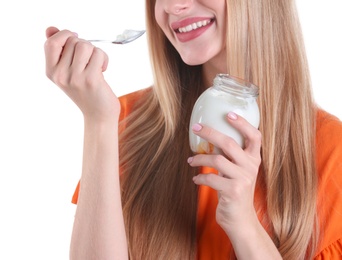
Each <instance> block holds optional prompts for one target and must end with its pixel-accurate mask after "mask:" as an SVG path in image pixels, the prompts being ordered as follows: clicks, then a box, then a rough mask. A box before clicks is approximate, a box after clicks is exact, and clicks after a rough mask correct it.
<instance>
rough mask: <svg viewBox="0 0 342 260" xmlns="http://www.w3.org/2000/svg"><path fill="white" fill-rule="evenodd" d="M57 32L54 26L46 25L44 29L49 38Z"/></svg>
mask: <svg viewBox="0 0 342 260" xmlns="http://www.w3.org/2000/svg"><path fill="white" fill-rule="evenodd" d="M57 32H59V30H58V29H57V28H56V27H53V26H51V27H48V28H47V29H46V31H45V35H46V38H50V37H51V36H52V35H54V34H55V33H57Z"/></svg>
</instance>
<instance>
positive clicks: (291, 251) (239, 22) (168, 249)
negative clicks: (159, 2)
mask: <svg viewBox="0 0 342 260" xmlns="http://www.w3.org/2000/svg"><path fill="white" fill-rule="evenodd" d="M154 4H155V0H146V14H147V31H148V32H150V33H148V34H147V35H148V41H149V51H150V56H151V64H152V68H153V71H154V85H153V87H152V89H151V91H148V92H147V93H146V95H145V96H146V99H145V98H144V99H143V100H141V102H139V101H138V102H137V103H136V105H135V107H134V111H133V112H132V113H131V115H130V116H129V117H127V118H126V120H125V121H124V122H123V124H125V125H126V126H127V127H126V129H125V130H124V131H123V133H122V134H121V135H120V163H121V169H122V175H121V176H122V199H123V206H124V217H125V221H126V230H127V236H128V245H129V254H130V258H131V259H152V260H153V259H193V258H194V257H195V254H196V215H197V188H196V187H195V185H194V184H193V183H192V181H191V179H192V176H193V175H195V174H196V170H195V169H192V168H191V167H189V166H188V164H187V163H186V159H187V158H188V156H190V155H191V151H190V149H189V145H188V122H189V118H190V113H191V108H192V106H193V104H194V102H195V100H196V99H197V97H198V96H199V95H200V93H201V92H202V91H203V90H204V84H203V79H202V74H201V69H202V67H201V66H188V65H186V64H184V62H182V60H181V58H180V56H179V54H178V53H177V51H176V50H175V49H174V48H173V46H172V45H171V44H170V42H169V41H168V40H167V38H166V37H165V35H164V33H163V32H162V31H161V29H160V28H159V27H158V25H157V23H156V21H155V16H154ZM227 25H228V29H227V46H226V48H227V61H228V62H227V68H228V72H229V73H230V74H232V75H234V76H238V77H240V78H244V79H247V80H250V81H251V82H253V83H254V84H256V85H258V86H260V96H259V106H260V113H261V124H260V131H261V132H262V136H263V142H262V165H261V167H260V175H259V180H258V181H259V184H260V185H264V188H265V190H266V193H265V194H267V198H266V199H267V205H266V208H267V216H265V218H266V221H267V222H265V223H264V225H266V226H269V228H270V232H271V233H270V235H271V237H272V239H273V241H274V243H275V245H276V246H277V247H278V249H279V251H280V253H281V254H282V256H283V258H284V259H304V258H305V257H308V258H312V257H313V254H314V252H315V247H316V244H317V237H318V229H317V225H316V223H317V216H316V192H317V174H316V169H315V145H314V136H315V123H314V122H315V109H314V108H315V106H314V102H313V100H312V94H311V87H310V85H311V84H310V76H309V72H308V65H307V61H306V56H305V50H304V45H303V41H302V38H301V32H300V26H299V22H298V17H297V13H296V7H295V3H294V1H293V0H262V1H259V0H227Z"/></svg>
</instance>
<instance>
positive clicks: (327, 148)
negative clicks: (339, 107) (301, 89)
mask: <svg viewBox="0 0 342 260" xmlns="http://www.w3.org/2000/svg"><path fill="white" fill-rule="evenodd" d="M316 118H317V120H316V150H317V153H316V154H317V162H318V165H317V166H318V169H320V170H323V169H324V168H326V167H328V166H329V167H331V168H332V169H334V168H335V167H338V169H339V170H340V171H341V173H342V168H341V167H342V121H341V120H339V119H338V118H337V117H336V116H334V115H332V114H329V113H328V112H326V111H324V110H321V109H319V110H318V111H317V117H316ZM332 164H333V165H332ZM332 169H331V170H332Z"/></svg>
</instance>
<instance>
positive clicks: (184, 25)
mask: <svg viewBox="0 0 342 260" xmlns="http://www.w3.org/2000/svg"><path fill="white" fill-rule="evenodd" d="M213 23H214V19H212V18H208V17H192V18H187V19H184V20H182V21H178V22H174V23H172V24H171V28H172V29H173V31H174V32H175V33H176V36H177V38H178V40H179V41H180V42H187V41H191V40H193V39H195V38H197V37H198V36H200V35H201V34H202V33H204V32H205V31H206V30H207V29H209V27H210V26H211V25H212V24H213Z"/></svg>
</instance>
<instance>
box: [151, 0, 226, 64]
mask: <svg viewBox="0 0 342 260" xmlns="http://www.w3.org/2000/svg"><path fill="white" fill-rule="evenodd" d="M225 10H226V1H225V0H156V4H155V16H156V21H157V23H158V25H159V26H160V28H161V29H162V30H163V32H164V33H165V35H166V37H167V38H168V39H169V41H170V42H171V43H172V45H173V46H174V47H175V48H176V50H177V51H178V53H179V54H180V56H181V57H182V59H183V61H184V62H185V63H187V64H189V65H199V64H205V63H207V62H209V61H212V60H215V59H217V58H218V57H224V58H225V54H224V52H225V40H226V39H225V38H226V37H225V35H226V19H225V18H226V17H225V13H226V12H225ZM221 54H224V55H221Z"/></svg>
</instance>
